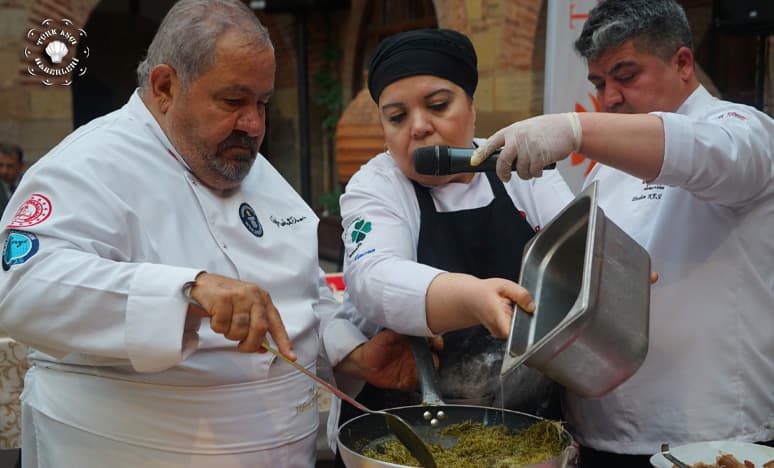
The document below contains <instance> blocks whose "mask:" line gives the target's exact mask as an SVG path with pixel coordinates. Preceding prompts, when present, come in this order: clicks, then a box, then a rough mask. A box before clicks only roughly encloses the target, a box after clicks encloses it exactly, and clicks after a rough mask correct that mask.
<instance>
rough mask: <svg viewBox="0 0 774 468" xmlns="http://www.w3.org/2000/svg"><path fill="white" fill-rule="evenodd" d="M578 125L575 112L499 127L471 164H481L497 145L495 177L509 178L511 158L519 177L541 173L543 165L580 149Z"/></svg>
mask: <svg viewBox="0 0 774 468" xmlns="http://www.w3.org/2000/svg"><path fill="white" fill-rule="evenodd" d="M581 135H582V130H581V124H580V119H578V114H576V113H575V112H567V113H564V114H546V115H540V116H537V117H532V118H530V119H527V120H522V121H520V122H516V123H514V124H511V125H510V126H508V127H505V128H502V129H500V130H498V131H497V133H495V134H494V135H492V136H491V137H489V138H488V139H487V140H486V141H485V142H484V143H483V144H482V145H481V146H479V147H478V149H476V150H475V151H474V152H473V155H472V156H471V158H470V164H471V166H477V165H479V164H481V162H482V161H483V160H485V159H486V158H488V157H489V156H490V155H491V154H492V153H494V152H495V151H496V150H497V149H498V148H502V150H501V151H500V156H498V159H497V177H499V178H500V179H501V180H503V181H505V182H507V181H509V180H510V179H511V172H512V170H513V169H512V167H513V161H514V160H515V161H516V172H517V173H518V174H519V177H521V178H522V179H525V180H527V179H531V178H533V177H540V176H542V175H543V168H544V167H546V166H548V165H549V164H553V163H555V162H557V161H559V160H561V159H564V158H566V157H567V156H569V155H570V154H571V153H572V152H573V151H579V150H580V146H581Z"/></svg>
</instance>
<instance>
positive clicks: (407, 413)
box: [336, 338, 576, 468]
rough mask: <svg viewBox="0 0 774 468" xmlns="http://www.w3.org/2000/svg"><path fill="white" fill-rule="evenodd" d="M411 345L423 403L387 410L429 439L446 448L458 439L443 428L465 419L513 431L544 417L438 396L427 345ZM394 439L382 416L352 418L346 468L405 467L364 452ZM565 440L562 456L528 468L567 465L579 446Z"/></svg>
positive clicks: (343, 446)
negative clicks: (443, 432)
mask: <svg viewBox="0 0 774 468" xmlns="http://www.w3.org/2000/svg"><path fill="white" fill-rule="evenodd" d="M411 344H412V348H413V351H414V357H415V359H416V362H417V370H418V372H419V380H420V384H421V387H422V402H423V404H422V405H416V406H403V407H398V408H389V409H387V410H385V411H389V412H391V413H395V414H397V415H398V416H400V417H401V418H403V419H405V420H406V421H407V422H408V423H409V424H411V425H412V426H413V427H414V429H415V430H416V431H417V433H419V435H420V436H421V437H422V438H423V439H425V440H427V441H428V442H432V443H436V444H439V445H443V446H446V447H449V446H451V445H453V444H454V443H455V440H454V439H453V438H451V437H445V436H443V435H441V430H442V429H443V428H445V427H447V426H450V425H453V424H457V423H461V422H465V421H471V422H474V423H481V424H482V425H484V426H495V425H500V424H502V425H505V426H506V427H508V428H509V429H512V430H522V429H526V428H527V427H529V426H531V425H532V424H534V423H535V422H537V421H540V420H541V418H539V417H537V416H533V415H531V414H527V413H521V412H518V411H511V410H502V409H499V408H491V407H487V406H472V405H447V404H446V403H444V401H443V400H442V399H441V397H440V396H439V392H438V383H437V381H436V377H435V369H434V368H433V364H432V358H431V356H430V351H429V350H428V348H427V344H426V343H425V342H424V339H422V338H412V343H411ZM441 416H442V417H441ZM431 422H432V423H431ZM391 438H394V436H392V435H391V432H390V430H389V429H388V428H387V425H386V424H385V422H384V418H383V417H381V416H379V415H374V414H364V415H361V416H357V417H355V418H353V419H350V420H349V421H347V422H346V423H344V425H343V426H341V428H340V429H339V434H338V436H337V439H336V445H337V446H338V450H339V452H340V453H341V458H342V460H343V461H344V464H345V465H346V466H347V468H361V467H363V468H377V467H401V466H404V465H396V464H394V463H388V462H383V461H380V460H376V459H373V458H370V457H367V456H365V455H363V452H365V451H366V450H368V449H376V448H377V447H379V446H380V445H382V444H383V443H384V442H385V441H386V440H389V439H391ZM562 439H563V441H564V450H563V451H562V453H561V454H560V455H559V456H557V457H555V458H553V459H551V460H548V461H545V462H542V463H539V464H536V465H530V467H529V468H538V467H539V468H564V467H566V466H567V464H568V462H569V460H570V459H571V458H574V457H575V455H576V448H575V444H574V443H573V440H572V436H570V434H569V433H568V432H567V431H563V433H562Z"/></svg>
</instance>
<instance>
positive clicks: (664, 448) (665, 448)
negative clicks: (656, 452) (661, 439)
mask: <svg viewBox="0 0 774 468" xmlns="http://www.w3.org/2000/svg"><path fill="white" fill-rule="evenodd" d="M661 455H663V456H664V458H666V459H667V460H669V461H671V462H672V463H674V464H675V465H676V466H677V468H691V466H690V465H688V464H686V463H683V461H682V460H680V459H679V458H677V457H676V456H674V455H672V454H671V453H669V444H661Z"/></svg>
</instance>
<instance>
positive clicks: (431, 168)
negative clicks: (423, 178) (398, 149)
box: [414, 145, 449, 175]
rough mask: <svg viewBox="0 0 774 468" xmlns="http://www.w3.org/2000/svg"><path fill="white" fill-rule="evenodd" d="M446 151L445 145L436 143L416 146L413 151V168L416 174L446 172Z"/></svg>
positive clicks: (447, 162) (447, 167)
mask: <svg viewBox="0 0 774 468" xmlns="http://www.w3.org/2000/svg"><path fill="white" fill-rule="evenodd" d="M448 153H449V152H448V148H447V147H446V146H437V145H436V146H423V147H421V148H417V149H416V150H415V151H414V170H415V171H417V174H422V175H439V174H448V171H449V161H448V159H449V154H448ZM444 158H445V160H444ZM444 170H445V171H446V172H444Z"/></svg>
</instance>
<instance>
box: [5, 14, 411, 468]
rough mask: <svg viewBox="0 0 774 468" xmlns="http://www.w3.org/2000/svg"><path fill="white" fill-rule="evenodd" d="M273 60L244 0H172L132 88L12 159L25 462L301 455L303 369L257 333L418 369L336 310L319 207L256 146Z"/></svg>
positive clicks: (8, 240)
mask: <svg viewBox="0 0 774 468" xmlns="http://www.w3.org/2000/svg"><path fill="white" fill-rule="evenodd" d="M274 72H275V57H274V48H273V46H272V44H271V41H270V39H269V36H268V33H267V30H266V29H265V28H264V27H263V26H262V25H261V24H260V22H259V21H258V20H257V18H256V17H255V15H254V13H253V12H251V11H250V10H249V9H247V8H246V7H245V5H244V4H243V3H242V2H240V1H238V0H218V1H202V0H183V1H181V2H178V3H177V4H175V5H174V7H173V8H172V9H171V10H170V11H169V13H168V14H167V16H166V17H165V18H164V20H163V22H162V24H161V26H160V27H159V30H158V32H157V34H156V36H155V38H154V39H153V42H152V44H151V45H150V48H149V49H148V55H147V58H146V59H145V60H144V61H143V62H142V63H141V64H140V65H139V67H138V82H139V89H138V90H137V91H136V92H135V93H134V94H133V95H132V96H131V98H130V99H129V102H128V103H127V104H126V105H125V106H124V107H122V108H121V109H119V110H117V111H115V112H112V113H110V114H108V115H106V116H104V117H101V118H98V119H96V120H94V121H92V122H90V123H89V124H87V125H84V126H83V127H81V128H79V129H78V130H76V131H75V132H74V133H72V134H71V135H70V136H68V137H67V138H65V139H64V140H63V141H62V142H61V143H60V144H59V145H57V146H56V147H55V148H54V149H53V150H51V151H50V152H49V153H48V154H47V155H46V156H45V157H43V158H42V159H41V160H40V161H39V162H38V163H37V164H35V166H33V168H32V169H31V170H30V171H29V172H28V173H27V174H26V175H25V177H24V179H23V181H22V182H21V184H20V186H19V187H18V188H17V190H16V192H15V194H14V196H13V198H12V199H11V201H10V203H11V206H12V207H13V209H9V210H8V211H7V212H6V214H5V216H4V217H3V219H2V225H3V227H4V230H3V231H2V237H3V239H4V241H5V246H4V251H3V258H2V266H3V271H2V273H1V274H0V326H2V327H3V328H5V329H6V330H8V332H9V333H10V334H11V335H12V336H13V337H14V338H16V339H17V340H19V341H21V342H23V343H26V344H28V345H29V346H30V347H31V348H32V352H31V355H30V362H31V365H32V366H31V368H30V370H29V372H28V374H27V378H26V383H25V385H26V387H25V390H24V394H23V395H22V401H23V466H24V467H26V468H28V467H38V466H39V467H49V466H57V467H81V468H83V467H97V466H100V467H101V466H105V464H109V465H110V466H113V467H137V466H144V467H213V466H217V467H220V468H224V467H246V466H250V467H268V466H282V467H309V466H312V465H313V464H314V457H315V446H316V432H317V430H318V421H319V418H318V413H317V405H316V390H317V387H316V384H315V382H313V381H312V380H311V379H309V378H308V377H306V376H304V375H302V374H301V373H299V372H297V371H295V370H294V369H293V368H292V367H290V366H289V365H288V364H286V363H284V362H282V361H279V360H277V359H275V358H274V356H273V355H271V354H268V353H265V352H264V350H263V349H262V344H263V343H264V342H265V341H268V342H269V343H271V344H272V345H273V346H276V347H278V348H279V350H280V351H281V352H283V353H284V354H286V355H288V356H290V357H291V358H293V359H296V362H298V363H299V364H301V365H303V366H305V367H306V368H307V369H309V370H311V371H315V369H316V363H317V360H318V357H321V358H324V359H326V360H327V361H329V363H330V364H331V365H333V366H335V369H336V370H337V371H340V372H341V374H342V375H348V376H352V377H356V378H362V379H366V380H368V381H369V382H370V383H372V384H375V385H382V386H391V387H395V388H412V387H413V385H414V384H415V383H416V380H415V375H414V368H413V360H412V358H411V356H410V352H409V351H408V347H407V346H406V345H405V342H404V341H402V340H400V339H399V338H398V337H397V335H395V334H394V333H392V332H385V333H381V334H380V335H377V336H376V337H374V338H373V339H372V340H370V341H366V339H365V337H363V335H362V334H360V333H359V332H358V330H357V329H356V328H355V327H354V326H353V325H352V324H351V323H350V322H349V321H348V320H347V319H344V318H341V317H339V316H338V315H337V314H338V309H337V306H338V304H337V303H336V302H335V301H334V299H333V298H332V296H331V294H330V291H329V290H328V288H327V286H326V285H325V281H324V277H323V275H322V272H321V270H320V269H319V266H318V263H317V249H316V246H317V240H316V232H317V221H318V220H317V218H316V216H315V214H314V213H313V212H312V210H311V209H310V208H309V207H308V206H307V205H306V204H305V203H304V202H303V200H302V199H301V198H300V197H299V196H298V195H297V194H296V193H295V191H294V190H293V188H292V187H291V186H290V185H289V184H288V183H287V182H286V181H285V180H284V179H283V178H282V177H281V176H280V175H279V174H278V173H277V172H276V171H275V170H274V169H273V168H272V166H271V165H270V164H269V163H268V162H267V161H266V159H264V157H263V156H261V155H260V154H258V153H257V151H258V147H259V146H260V143H261V141H262V139H263V137H264V132H265V129H266V127H265V114H266V106H267V103H268V101H269V99H270V97H271V95H272V92H273V90H274ZM274 219H276V220H288V222H277V223H275V222H272V221H271V220H274Z"/></svg>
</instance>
